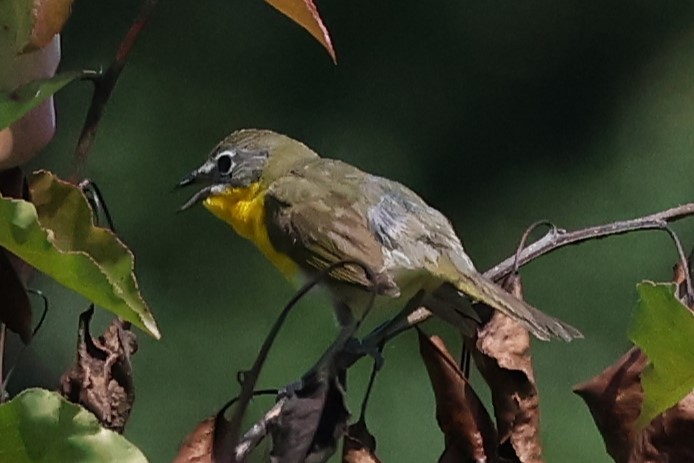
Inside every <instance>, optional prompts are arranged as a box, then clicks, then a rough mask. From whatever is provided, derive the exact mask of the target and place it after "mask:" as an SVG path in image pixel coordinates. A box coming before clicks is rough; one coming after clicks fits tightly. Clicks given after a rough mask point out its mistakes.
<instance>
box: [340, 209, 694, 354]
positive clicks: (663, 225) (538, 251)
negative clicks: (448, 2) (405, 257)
mask: <svg viewBox="0 0 694 463" xmlns="http://www.w3.org/2000/svg"><path fill="white" fill-rule="evenodd" d="M692 215H694V203H688V204H683V205H681V206H677V207H673V208H672V209H667V210H665V211H661V212H656V213H655V214H651V215H647V216H644V217H639V218H636V219H631V220H621V221H617V222H612V223H608V224H605V225H597V226H594V227H589V228H582V229H580V230H575V231H567V230H564V229H560V228H552V229H551V230H550V231H549V232H548V233H547V234H546V235H545V236H543V237H542V238H540V239H539V240H537V241H535V242H534V243H532V244H530V245H528V246H525V247H523V249H522V250H520V252H518V253H516V255H513V256H510V257H508V258H506V259H505V260H504V261H502V262H501V263H499V264H497V265H495V266H494V267H492V268H491V269H489V270H487V271H486V272H484V276H485V277H487V278H489V279H490V280H494V281H499V280H501V279H503V278H504V277H506V276H508V275H509V274H511V273H512V272H513V271H514V270H515V269H518V268H520V267H522V266H523V265H526V264H528V263H530V262H532V261H533V260H535V259H537V258H539V257H542V256H544V255H546V254H549V253H550V252H552V251H556V250H557V249H559V248H563V247H564V246H569V245H573V244H579V243H583V242H584V241H590V240H595V239H600V238H606V237H608V236H615V235H623V234H625V233H631V232H635V231H640V230H666V231H667V230H668V223H670V222H675V221H677V220H680V219H683V218H685V217H689V216H692ZM431 316H432V313H431V312H430V311H429V310H428V309H426V308H424V307H419V308H418V309H417V310H414V311H412V312H410V313H408V314H407V316H406V317H402V318H401V320H400V322H399V323H393V324H389V325H388V326H387V328H386V329H376V330H374V331H372V332H371V333H370V334H368V335H367V336H366V338H364V343H365V344H368V345H381V344H383V343H385V342H387V341H389V340H391V339H392V338H394V337H396V336H397V335H398V334H400V333H402V332H403V331H406V330H408V329H410V328H412V327H413V326H416V325H418V324H420V323H422V322H424V321H426V320H428V319H429V318H431ZM356 360H358V358H354V357H352V358H350V361H351V362H352V363H354V362H356ZM350 365H351V363H350Z"/></svg>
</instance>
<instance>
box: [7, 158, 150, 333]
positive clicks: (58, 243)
mask: <svg viewBox="0 0 694 463" xmlns="http://www.w3.org/2000/svg"><path fill="white" fill-rule="evenodd" d="M29 189H30V191H31V197H32V201H33V203H30V202H27V201H22V200H17V199H8V198H0V246H2V247H4V248H6V249H8V250H9V251H11V252H12V253H14V254H16V255H17V256H19V257H20V258H22V259H23V260H25V261H26V262H28V263H29V264H31V265H32V266H34V267H36V268H37V269H38V270H40V271H41V272H43V273H45V274H47V275H49V276H50V277H52V278H54V279H55V280H56V281H58V282H59V283H61V284H63V285H65V286H67V287H68V288H70V289H72V290H74V291H76V292H77V293H79V294H81V295H83V296H84V297H86V298H87V299H89V300H90V301H92V302H94V304H96V305H98V306H100V307H103V308H104V309H107V310H110V311H111V312H113V313H115V314H116V315H118V316H119V317H121V318H123V319H125V320H128V321H130V322H132V323H133V324H134V325H135V326H137V327H139V328H141V329H143V330H145V331H146V332H147V333H149V334H151V335H152V336H154V337H155V338H157V339H158V338H159V337H160V334H159V330H158V328H157V325H156V322H155V321H154V317H153V316H152V313H151V312H150V310H149V308H148V307H147V304H146V303H145V301H144V300H143V299H142V296H141V295H140V292H139V290H138V287H137V282H136V280H135V276H134V274H133V269H134V258H133V255H132V253H131V252H130V251H129V250H128V248H127V247H125V245H124V244H123V243H121V241H120V240H118V238H117V237H116V236H115V235H114V234H113V232H111V231H110V230H107V229H105V228H101V227H96V226H94V225H93V219H92V212H91V209H90V208H89V205H88V203H87V200H86V198H85V197H84V195H83V194H82V191H81V190H80V189H79V188H77V187H75V186H74V185H72V184H69V183H67V182H63V181H61V180H59V179H57V178H56V177H54V176H53V175H52V174H50V173H48V172H45V171H40V172H37V173H35V174H33V175H32V176H31V177H30V178H29Z"/></svg>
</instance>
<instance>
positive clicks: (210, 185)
mask: <svg viewBox="0 0 694 463" xmlns="http://www.w3.org/2000/svg"><path fill="white" fill-rule="evenodd" d="M316 157H318V155H317V154H316V153H314V152H313V151H311V149H310V148H308V147H307V146H306V145H304V144H303V143H301V142H298V141H296V140H294V139H292V138H289V137H287V136H285V135H282V134H279V133H276V132H273V131H270V130H258V129H245V130H237V131H235V132H233V133H232V134H231V135H229V136H227V137H226V138H225V139H224V140H222V141H221V142H220V143H219V144H218V145H217V146H215V148H214V149H213V150H212V152H211V153H210V155H209V156H208V158H207V160H206V161H205V162H204V163H203V164H202V165H201V166H200V167H198V168H197V169H195V170H194V171H192V172H191V173H190V174H188V175H186V176H185V177H184V178H183V179H181V181H180V182H178V184H177V185H176V186H177V187H179V188H180V187H185V186H188V185H195V184H197V185H204V186H203V188H202V189H201V190H199V191H198V192H197V193H195V194H194V195H193V196H192V197H191V198H190V199H189V200H188V201H187V202H186V203H185V204H184V205H183V206H182V207H181V210H182V211H183V210H186V209H189V208H190V207H192V206H193V205H195V204H197V203H199V202H203V201H205V200H207V199H208V198H214V197H215V196H220V195H225V194H228V193H229V192H230V191H243V190H246V189H248V188H250V187H254V186H257V185H258V183H260V182H264V183H266V184H269V183H270V182H272V180H274V179H275V178H277V177H279V176H281V175H283V174H285V173H287V172H288V171H289V170H290V169H291V168H292V167H294V166H295V165H297V163H300V162H303V161H305V160H307V159H310V158H316Z"/></svg>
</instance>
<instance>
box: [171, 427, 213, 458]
mask: <svg viewBox="0 0 694 463" xmlns="http://www.w3.org/2000/svg"><path fill="white" fill-rule="evenodd" d="M215 421H216V416H211V417H209V418H207V419H206V420H204V421H201V422H200V424H198V425H197V426H196V427H195V429H194V430H193V432H191V433H190V434H188V436H186V439H185V441H183V444H181V448H180V449H179V450H178V455H176V458H174V460H173V463H213V462H214V460H213V459H212V443H213V440H214V439H213V437H214V430H215Z"/></svg>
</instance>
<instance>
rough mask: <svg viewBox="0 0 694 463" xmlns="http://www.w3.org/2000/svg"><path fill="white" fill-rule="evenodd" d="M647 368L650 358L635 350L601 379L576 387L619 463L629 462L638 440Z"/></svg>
mask: <svg viewBox="0 0 694 463" xmlns="http://www.w3.org/2000/svg"><path fill="white" fill-rule="evenodd" d="M647 364H648V358H647V357H646V356H645V355H644V354H643V352H641V350H640V349H638V348H636V347H633V348H631V349H630V350H629V352H627V353H626V354H624V355H623V356H622V357H621V358H620V359H619V360H617V361H616V362H615V363H614V364H613V365H611V366H609V367H608V368H606V369H605V370H604V371H603V372H602V373H600V374H599V375H597V376H595V377H594V378H592V379H590V380H588V381H586V382H584V383H581V384H578V385H576V386H574V392H575V393H576V394H578V395H579V396H580V397H581V398H582V399H583V401H584V402H585V403H586V405H587V406H588V409H589V410H590V413H591V415H593V420H595V424H596V425H597V427H598V430H599V431H600V434H602V438H603V440H604V441H605V447H606V448H607V453H609V454H610V456H611V457H612V458H613V459H614V460H615V461H616V462H627V461H629V455H630V454H631V449H632V445H633V443H634V441H635V439H636V434H637V433H636V427H635V426H634V423H635V422H636V418H637V417H638V416H639V412H640V410H641V403H642V402H643V390H642V389H641V382H640V379H639V378H640V375H641V372H642V371H643V369H644V367H645V366H646V365H647Z"/></svg>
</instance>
